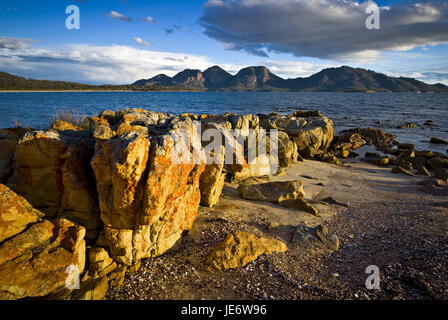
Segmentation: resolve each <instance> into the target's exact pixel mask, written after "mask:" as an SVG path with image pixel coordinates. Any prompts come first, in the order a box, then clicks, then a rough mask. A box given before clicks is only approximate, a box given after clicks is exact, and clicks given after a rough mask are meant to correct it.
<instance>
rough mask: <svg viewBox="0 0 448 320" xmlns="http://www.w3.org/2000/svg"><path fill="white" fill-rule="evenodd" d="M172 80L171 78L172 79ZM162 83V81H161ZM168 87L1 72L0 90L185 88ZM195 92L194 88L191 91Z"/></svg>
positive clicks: (169, 83)
mask: <svg viewBox="0 0 448 320" xmlns="http://www.w3.org/2000/svg"><path fill="white" fill-rule="evenodd" d="M160 79H161V78H160ZM170 79H171V78H170ZM160 82H162V81H160ZM167 84H168V85H163V84H155V85H152V86H148V85H147V86H145V87H142V86H143V84H141V85H108V84H104V85H100V86H94V85H89V84H82V83H76V82H65V81H51V80H35V79H27V78H23V77H18V76H15V75H12V74H9V73H6V72H0V90H25V91H33V90H48V91H65V90H66V91H71V90H73V91H77V90H100V91H101V90H104V91H181V90H185V88H180V87H176V86H173V85H172V83H171V80H170V81H167ZM190 90H194V88H192V89H190Z"/></svg>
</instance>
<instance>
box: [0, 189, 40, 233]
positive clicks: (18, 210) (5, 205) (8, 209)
mask: <svg viewBox="0 0 448 320" xmlns="http://www.w3.org/2000/svg"><path fill="white" fill-rule="evenodd" d="M0 199H1V201H0V242H2V241H4V240H5V239H8V238H10V237H12V236H15V235H16V234H18V233H20V232H22V231H23V230H25V228H26V227H27V226H28V225H29V224H31V223H36V222H37V221H38V220H39V219H40V218H41V217H42V216H43V214H42V213H41V212H39V211H38V210H36V209H34V208H33V207H32V206H31V205H30V204H29V203H28V201H26V200H25V199H23V198H22V197H20V196H19V195H17V194H16V193H14V192H13V191H12V190H10V189H9V188H8V187H6V186H5V185H3V184H0Z"/></svg>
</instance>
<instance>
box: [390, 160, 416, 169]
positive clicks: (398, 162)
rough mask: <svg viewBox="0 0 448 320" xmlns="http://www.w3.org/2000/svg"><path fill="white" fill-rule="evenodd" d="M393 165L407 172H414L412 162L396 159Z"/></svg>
mask: <svg viewBox="0 0 448 320" xmlns="http://www.w3.org/2000/svg"><path fill="white" fill-rule="evenodd" d="M392 164H394V165H395V166H397V167H401V168H403V169H405V170H408V171H411V170H412V162H410V161H407V160H403V159H398V158H397V159H395V160H393V161H392Z"/></svg>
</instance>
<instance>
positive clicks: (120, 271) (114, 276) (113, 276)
mask: <svg viewBox="0 0 448 320" xmlns="http://www.w3.org/2000/svg"><path fill="white" fill-rule="evenodd" d="M127 269H128V267H127V266H125V265H119V266H118V267H117V268H116V269H115V270H114V271H112V272H111V273H110V274H109V286H110V287H114V288H120V287H121V286H122V285H123V282H124V278H125V275H126V271H127Z"/></svg>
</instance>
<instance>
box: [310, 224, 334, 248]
mask: <svg viewBox="0 0 448 320" xmlns="http://www.w3.org/2000/svg"><path fill="white" fill-rule="evenodd" d="M316 236H317V238H318V239H319V240H320V241H321V242H322V243H323V244H324V245H325V246H326V247H327V248H328V249H330V250H333V251H338V250H339V238H338V237H337V236H336V235H334V234H331V233H329V232H328V229H327V228H326V227H324V226H319V227H318V228H317V230H316Z"/></svg>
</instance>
